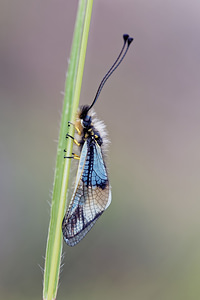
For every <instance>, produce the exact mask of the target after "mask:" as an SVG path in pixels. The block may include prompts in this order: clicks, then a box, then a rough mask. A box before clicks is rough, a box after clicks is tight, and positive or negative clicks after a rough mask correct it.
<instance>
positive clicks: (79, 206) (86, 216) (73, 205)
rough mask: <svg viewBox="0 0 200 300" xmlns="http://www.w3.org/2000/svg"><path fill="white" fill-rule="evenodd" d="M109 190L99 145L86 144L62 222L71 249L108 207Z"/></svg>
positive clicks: (94, 143)
mask: <svg viewBox="0 0 200 300" xmlns="http://www.w3.org/2000/svg"><path fill="white" fill-rule="evenodd" d="M110 202H111V191H110V185H109V181H108V176H107V171H106V167H105V164H104V160H103V157H102V153H101V148H100V146H99V145H98V144H97V143H96V142H95V141H94V142H93V143H92V144H88V143H87V141H86V142H85V144H84V146H83V149H82V152H81V157H80V163H79V167H78V173H77V178H76V183H75V190H74V193H73V196H72V199H71V202H70V205H69V209H68V211H67V213H66V215H65V217H64V219H63V224H62V230H63V235H64V239H65V241H66V243H67V244H68V245H69V246H74V245H76V244H77V243H78V242H80V240H81V239H82V238H84V236H85V235H86V234H87V232H88V231H89V230H90V229H91V228H92V226H93V225H94V224H95V223H96V221H97V219H98V218H99V217H100V215H101V214H102V213H103V212H104V210H105V209H106V208H107V207H108V206H109V204H110Z"/></svg>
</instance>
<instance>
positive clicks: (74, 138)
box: [66, 133, 80, 146]
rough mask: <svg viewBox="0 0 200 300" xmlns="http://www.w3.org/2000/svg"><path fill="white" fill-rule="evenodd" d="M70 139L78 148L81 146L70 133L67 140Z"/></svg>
mask: <svg viewBox="0 0 200 300" xmlns="http://www.w3.org/2000/svg"><path fill="white" fill-rule="evenodd" d="M68 137H70V138H71V139H72V140H73V142H74V143H75V144H76V145H77V146H80V143H79V142H78V141H77V140H76V139H75V138H74V137H73V136H71V135H70V134H69V133H67V134H66V139H67V138H68Z"/></svg>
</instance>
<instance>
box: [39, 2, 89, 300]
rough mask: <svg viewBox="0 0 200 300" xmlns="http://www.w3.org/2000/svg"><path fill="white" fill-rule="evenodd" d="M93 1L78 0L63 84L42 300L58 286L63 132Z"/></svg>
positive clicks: (77, 87)
mask: <svg viewBox="0 0 200 300" xmlns="http://www.w3.org/2000/svg"><path fill="white" fill-rule="evenodd" d="M92 5H93V0H79V6H78V12H77V19H76V24H75V30H74V37H73V43H72V48H71V54H70V61H69V67H68V74H67V79H66V85H65V97H64V103H63V113H62V117H61V125H60V135H59V142H58V150H57V159H56V168H55V176H54V185H53V195H52V205H51V217H50V224H49V232H48V239H47V248H46V257H45V268H44V286H43V299H45V300H46V299H47V300H52V299H55V298H56V294H57V289H58V281H59V272H60V261H61V254H62V230H61V229H62V219H63V216H64V212H65V206H66V194H67V189H68V181H69V171H70V165H71V160H70V159H64V153H63V150H64V148H66V156H71V152H72V147H73V141H72V140H71V139H68V140H67V146H66V139H65V135H66V131H67V130H68V128H67V124H68V121H71V122H74V120H75V117H76V112H77V108H78V105H79V98H80V91H81V83H82V77H83V69H84V62H85V55H86V48H87V40H88V34H89V27H90V20H91V13H92ZM70 131H71V132H70V133H71V134H72V135H73V134H74V128H73V126H71V127H70ZM65 146H66V147H65Z"/></svg>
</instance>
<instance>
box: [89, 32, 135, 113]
mask: <svg viewBox="0 0 200 300" xmlns="http://www.w3.org/2000/svg"><path fill="white" fill-rule="evenodd" d="M123 39H124V44H123V47H122V50H121V51H120V53H119V55H118V57H117V59H116V60H115V62H114V64H113V65H112V67H111V68H110V69H109V70H108V72H107V73H106V75H105V76H104V77H103V79H102V81H101V83H100V85H99V88H98V90H97V93H96V96H95V98H94V100H93V102H92V104H91V105H90V107H89V108H88V111H89V110H90V109H91V108H92V107H93V105H94V104H95V102H96V101H97V99H98V98H99V95H100V93H101V90H102V88H103V86H104V84H105V83H106V81H107V80H108V78H109V77H110V76H111V75H112V73H113V72H114V71H115V70H116V69H117V67H118V66H119V65H120V64H121V62H122V60H123V59H124V57H125V56H126V53H127V51H128V48H129V46H130V44H131V42H132V41H133V38H132V37H129V35H128V34H124V35H123ZM125 46H126V48H125Z"/></svg>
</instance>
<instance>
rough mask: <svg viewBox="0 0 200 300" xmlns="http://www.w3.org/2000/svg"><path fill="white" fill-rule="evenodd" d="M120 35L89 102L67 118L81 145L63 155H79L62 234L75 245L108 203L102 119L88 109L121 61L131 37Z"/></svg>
mask: <svg viewBox="0 0 200 300" xmlns="http://www.w3.org/2000/svg"><path fill="white" fill-rule="evenodd" d="M123 39H124V44H123V47H122V49H121V51H120V53H119V55H118V57H117V59H116V60H115V62H114V64H113V65H112V67H111V68H110V69H109V71H108V72H107V73H106V75H105V76H104V77H103V79H102V81H101V83H100V85H99V88H98V90H97V93H96V96H95V98H94V100H93V102H92V104H91V105H90V106H89V105H84V106H82V107H80V109H79V111H78V113H77V119H76V122H75V124H72V123H70V122H69V125H73V126H74V127H75V130H76V132H77V134H78V136H80V141H77V139H75V138H73V137H72V136H70V135H69V134H67V135H66V137H67V138H72V139H73V141H74V143H75V144H76V145H77V146H79V148H80V156H79V155H77V154H74V153H73V154H72V156H70V157H65V158H74V159H79V165H78V171H77V175H76V180H75V187H74V192H73V195H72V198H71V201H70V204H69V207H68V209H67V212H66V214H65V216H64V219H63V222H62V232H63V237H64V240H65V242H66V243H67V244H68V245H69V246H75V245H76V244H77V243H79V242H80V241H81V240H82V239H83V238H84V236H85V235H86V234H87V233H88V231H89V230H90V229H91V228H92V227H93V225H94V224H95V223H96V221H97V220H98V218H99V217H100V216H101V215H102V213H103V212H104V210H105V209H106V208H108V206H109V205H110V203H111V186H110V184H109V180H108V174H107V169H106V165H105V162H104V153H105V150H106V146H107V133H106V131H105V125H104V124H103V122H102V121H99V120H97V119H96V117H95V113H94V112H90V110H91V108H92V107H93V105H94V104H95V102H96V101H97V99H98V97H99V95H100V92H101V90H102V88H103V86H104V84H105V83H106V81H107V80H108V78H109V77H110V76H111V74H112V73H113V72H114V71H115V70H116V69H117V67H118V66H119V65H120V64H121V62H122V60H123V59H124V57H125V55H126V53H127V51H128V49H129V46H130V44H131V42H132V41H133V38H132V37H129V35H128V34H124V35H123Z"/></svg>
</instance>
